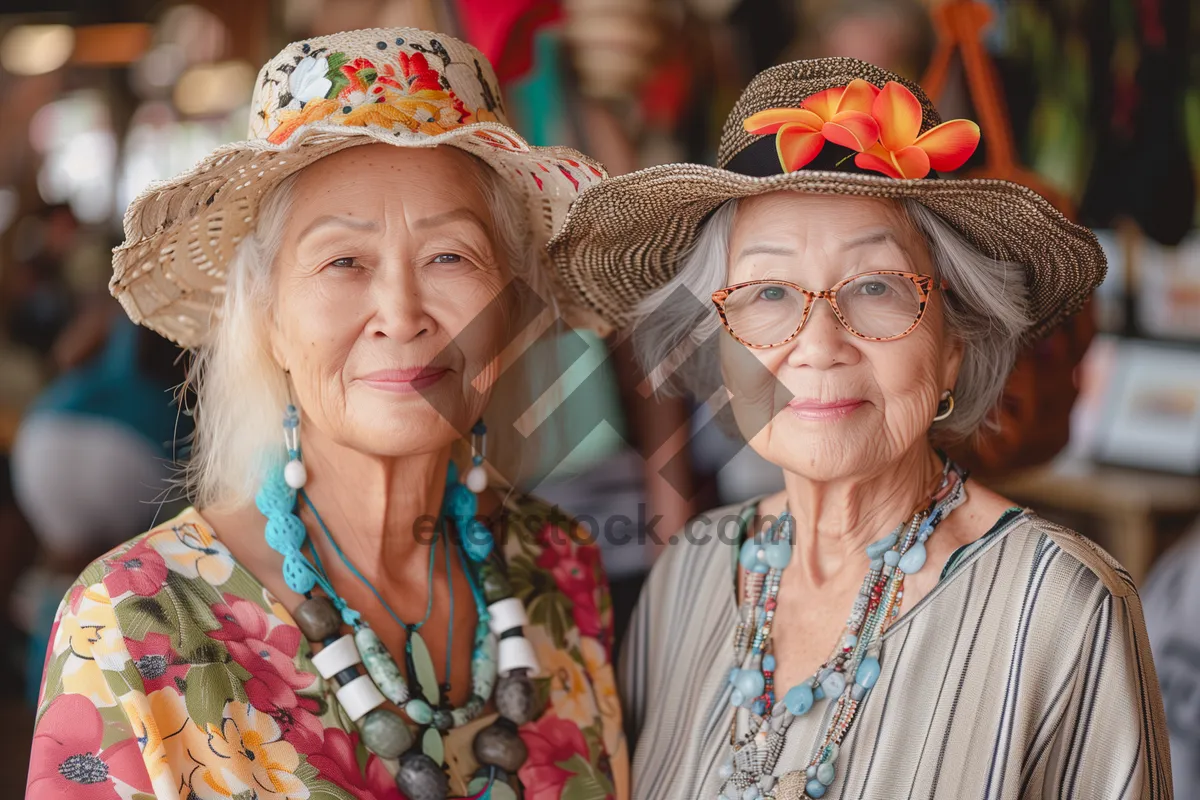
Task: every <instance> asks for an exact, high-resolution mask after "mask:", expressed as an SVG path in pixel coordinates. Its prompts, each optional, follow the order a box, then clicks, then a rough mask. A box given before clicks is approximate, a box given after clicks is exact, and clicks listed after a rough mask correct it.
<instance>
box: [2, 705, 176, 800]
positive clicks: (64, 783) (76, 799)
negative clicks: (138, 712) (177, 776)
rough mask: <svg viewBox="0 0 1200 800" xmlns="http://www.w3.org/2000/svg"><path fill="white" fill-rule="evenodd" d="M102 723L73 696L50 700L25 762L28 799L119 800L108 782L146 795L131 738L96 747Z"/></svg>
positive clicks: (147, 789)
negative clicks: (28, 766) (28, 758)
mask: <svg viewBox="0 0 1200 800" xmlns="http://www.w3.org/2000/svg"><path fill="white" fill-rule="evenodd" d="M103 738H104V721H103V720H102V719H101V718H100V712H99V711H97V710H96V707H95V706H93V705H92V704H91V703H90V702H88V700H87V699H86V698H84V697H82V696H80V695H77V694H64V695H60V696H58V697H57V698H55V699H54V700H53V701H52V702H51V703H50V707H49V708H47V709H46V713H45V714H44V715H43V716H42V719H41V721H39V722H38V726H37V733H36V734H35V735H34V737H33V755H32V756H31V758H30V769H29V785H28V788H27V790H26V793H27V796H28V797H36V798H38V800H58V799H59V798H61V800H120V797H121V795H119V794H118V793H117V789H116V786H115V784H114V783H113V781H114V779H115V780H119V781H121V782H123V783H127V784H129V785H130V786H132V787H133V788H134V790H135V791H139V792H147V793H149V792H152V791H153V789H152V788H151V786H150V775H149V773H147V772H146V765H145V763H144V762H143V761H142V754H141V751H139V750H138V745H137V740H135V739H133V738H128V739H122V740H121V741H119V742H117V743H116V744H114V745H112V746H111V747H107V748H101V747H100V742H101V740H102V739H103Z"/></svg>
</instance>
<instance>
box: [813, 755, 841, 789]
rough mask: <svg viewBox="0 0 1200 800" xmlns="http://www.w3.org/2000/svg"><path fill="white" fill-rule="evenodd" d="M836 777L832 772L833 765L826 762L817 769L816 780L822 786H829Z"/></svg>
mask: <svg viewBox="0 0 1200 800" xmlns="http://www.w3.org/2000/svg"><path fill="white" fill-rule="evenodd" d="M836 777H837V773H836V772H835V771H834V768H833V764H830V763H829V762H828V761H826V762H825V763H824V764H821V765H820V766H819V767H817V780H819V781H820V782H821V783H823V784H824V785H826V786H828V785H830V784H831V783H833V779H834V778H836Z"/></svg>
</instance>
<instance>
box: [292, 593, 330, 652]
mask: <svg viewBox="0 0 1200 800" xmlns="http://www.w3.org/2000/svg"><path fill="white" fill-rule="evenodd" d="M292 619H294V620H295V621H296V627H297V628H299V629H300V632H301V633H303V634H304V638H305V639H308V640H309V641H310V642H323V641H325V640H326V639H328V638H329V637H331V636H333V635H334V634H335V633H337V632H338V629H339V628H341V627H342V617H341V615H339V614H338V612H337V609H336V608H334V607H333V603H331V602H330V601H329V598H328V597H310V598H308V599H307V600H305V601H304V602H303V603H301V604H300V605H298V606H296V611H295V612H294V613H293V614H292Z"/></svg>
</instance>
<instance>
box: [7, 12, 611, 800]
mask: <svg viewBox="0 0 1200 800" xmlns="http://www.w3.org/2000/svg"><path fill="white" fill-rule="evenodd" d="M495 85H496V82H495V78H494V76H493V74H492V71H491V68H490V66H489V65H488V64H487V63H486V61H485V60H484V59H483V57H482V56H481V55H480V54H479V53H478V52H477V51H475V50H474V49H472V48H470V47H468V46H467V45H465V44H463V43H461V42H457V41H455V40H453V39H450V38H448V37H443V36H438V35H436V34H430V33H427V32H424V31H418V30H409V29H397V30H368V31H356V32H353V33H345V34H338V35H335V36H330V37H325V38H321V39H313V40H309V41H306V42H301V43H296V44H294V45H291V46H289V47H288V48H286V49H285V50H284V51H283V52H282V53H280V55H279V56H278V57H277V58H275V59H274V60H273V61H271V62H270V63H268V64H267V65H266V66H265V67H264V68H263V70H262V72H261V73H260V76H259V80H258V83H257V85H256V93H255V98H254V101H253V109H252V114H251V139H250V140H249V141H246V142H242V143H239V144H234V145H230V146H227V147H224V148H222V149H220V150H219V151H217V152H216V153H214V154H213V155H212V156H211V157H210V158H209V159H208V160H206V161H205V162H203V163H202V164H201V165H200V166H199V167H198V168H196V169H195V170H193V171H192V172H190V173H188V174H186V175H183V176H181V177H180V178H177V179H175V180H174V181H171V182H169V183H166V184H160V185H158V186H156V187H154V188H152V189H151V190H149V191H148V192H147V193H146V194H144V195H142V196H141V197H140V198H139V199H138V200H137V201H136V202H135V203H134V205H133V206H132V207H131V209H130V211H129V213H128V215H127V217H126V235H127V242H126V244H125V245H124V246H123V247H122V248H119V249H118V250H117V251H116V257H115V273H116V274H115V277H114V278H113V283H112V288H113V291H114V293H115V294H116V295H117V296H118V297H119V298H120V300H121V301H122V303H123V305H124V306H125V308H126V309H127V310H128V312H129V313H130V315H131V316H132V317H133V318H134V320H135V321H139V322H142V323H144V324H146V325H148V326H150V327H152V328H154V329H155V330H157V331H159V332H160V333H162V334H164V335H166V336H168V337H170V338H172V339H174V340H175V341H177V342H179V343H180V344H182V345H185V346H189V347H193V348H194V349H195V352H196V359H197V360H196V365H195V366H196V373H195V374H194V380H195V384H196V385H195V388H196V391H197V393H198V403H197V412H196V413H197V417H196V418H197V436H196V441H195V450H194V456H193V459H192V461H191V464H190V469H191V472H190V474H189V478H190V480H191V488H192V489H193V490H194V496H195V497H196V499H197V508H196V509H192V510H188V511H186V512H184V513H183V514H182V515H181V516H179V517H178V518H176V519H173V520H171V521H169V522H165V523H163V524H161V525H159V526H158V527H156V528H155V529H153V530H151V531H150V532H149V533H146V534H143V535H141V536H138V537H136V538H135V539H133V540H132V541H131V542H129V543H128V544H127V545H125V546H123V547H121V548H119V549H118V550H116V551H114V552H112V553H111V554H110V555H108V556H107V557H105V558H103V559H101V560H99V561H97V562H95V563H94V564H92V565H91V566H90V567H89V568H88V569H87V570H86V571H85V572H84V573H83V575H82V576H81V577H80V579H79V580H78V581H77V583H76V584H75V586H74V588H73V589H72V590H71V591H70V593H69V595H68V596H67V598H66V599H65V601H64V603H63V605H62V608H61V610H60V613H59V619H58V621H57V623H56V629H55V632H54V634H53V635H52V637H51V641H52V646H51V649H50V653H49V654H48V658H47V667H46V675H45V684H44V690H43V697H42V703H41V707H40V710H39V718H38V722H37V730H36V734H35V738H34V744H33V757H32V764H31V766H30V771H29V784H28V796H29V797H30V798H38V800H41V799H42V798H58V797H62V798H67V797H70V798H76V797H94V798H100V797H105V798H108V797H112V798H116V797H118V796H119V797H136V798H145V797H147V796H152V797H157V798H164V799H165V798H168V797H169V798H172V800H176V799H177V798H180V797H188V798H199V799H200V800H210V798H230V797H238V798H246V797H254V798H260V800H267V798H273V799H276V798H277V799H278V800H301V799H302V798H317V797H321V798H339V799H340V800H351V798H358V800H365V799H366V798H378V799H380V800H382V798H402V797H403V798H408V800H441V798H445V797H447V796H449V795H455V796H467V795H469V796H473V797H491V798H515V797H521V796H524V797H529V798H557V797H560V796H563V797H575V796H579V797H583V796H587V797H601V796H607V795H614V796H615V795H620V794H622V792H623V788H622V784H623V783H624V781H625V771H626V763H627V756H626V754H625V751H624V744H623V740H622V733H621V722H620V712H619V708H618V706H617V702H616V696H615V691H614V686H613V684H614V681H613V675H612V667H611V665H610V664H609V663H608V652H609V646H610V641H609V639H610V637H611V632H610V631H611V628H610V620H609V612H608V598H607V594H606V590H605V588H604V585H605V584H604V578H603V575H602V574H601V572H600V570H599V566H598V557H597V554H596V552H595V551H594V549H591V548H589V547H586V546H583V545H581V544H580V543H579V542H578V537H577V536H575V535H574V534H575V532H574V529H573V528H572V527H571V526H570V525H568V524H567V523H565V522H561V521H560V522H559V523H555V522H554V521H553V520H554V519H555V517H554V515H553V514H552V513H551V512H550V510H549V509H546V508H545V507H543V506H541V505H539V504H538V503H536V502H535V501H532V500H529V499H526V498H522V497H517V496H512V495H511V493H508V494H505V493H497V492H495V491H489V490H488V476H489V474H491V469H490V468H491V466H492V463H493V458H494V457H498V456H500V455H503V454H497V453H488V451H487V449H486V448H485V446H484V439H485V437H486V426H485V425H484V424H483V423H482V422H480V418H481V416H482V415H484V412H485V408H486V407H487V406H488V401H489V399H490V397H491V396H492V394H493V389H494V387H496V385H497V380H498V376H499V375H500V374H501V373H502V372H503V371H504V369H505V367H506V365H508V364H509V363H510V361H511V358H512V356H511V354H510V353H508V350H510V349H512V348H511V347H509V345H510V344H512V343H514V342H516V344H518V345H519V344H520V342H517V337H518V334H519V333H520V326H521V325H526V324H528V323H529V322H530V319H531V318H532V317H533V316H534V315H535V313H536V312H537V311H538V309H539V307H540V308H541V309H542V310H543V311H546V312H547V313H550V308H551V306H553V305H554V300H555V297H556V290H555V287H554V286H553V285H551V284H550V282H549V275H550V273H549V271H548V270H547V269H545V266H544V264H545V260H544V259H541V258H539V256H540V254H542V253H544V249H542V247H541V245H544V242H545V240H546V239H547V238H548V235H549V233H550V232H551V231H552V229H553V226H554V225H555V224H556V223H557V222H558V221H559V220H560V219H561V217H562V215H563V213H564V212H565V210H566V206H567V204H568V203H569V202H570V200H571V199H573V197H574V196H575V194H576V192H577V190H578V188H579V187H580V186H586V185H588V184H590V183H596V182H598V180H599V179H600V177H601V176H602V172H601V171H600V170H599V169H598V168H597V167H595V166H594V165H593V164H592V163H591V162H589V161H587V160H586V159H584V158H583V157H581V156H580V155H579V154H577V153H575V152H573V151H570V150H566V149H559V148H531V147H529V146H528V145H527V144H525V142H524V141H523V140H522V139H521V138H520V137H519V136H518V135H517V134H516V133H515V132H514V131H512V130H511V129H510V128H508V127H507V126H506V125H505V124H504V122H503V120H504V113H503V107H502V105H500V99H499V96H498V94H497V93H496V89H495ZM539 243H540V244H539ZM564 310H567V311H569V309H564ZM493 444H495V443H494V442H493ZM495 449H496V448H495V447H493V448H492V450H495ZM464 450H465V451H466V452H467V454H468V455H467V457H466V458H464V457H463V456H462V453H463V451H464ZM456 455H457V462H458V463H456V459H455V456H456ZM485 457H486V458H487V462H485V460H484V459H485ZM459 464H461V471H460V469H459V468H458V466H459ZM460 475H461V476H463V479H462V480H460ZM501 534H506V535H504V536H501ZM526 609H528V614H527V613H526Z"/></svg>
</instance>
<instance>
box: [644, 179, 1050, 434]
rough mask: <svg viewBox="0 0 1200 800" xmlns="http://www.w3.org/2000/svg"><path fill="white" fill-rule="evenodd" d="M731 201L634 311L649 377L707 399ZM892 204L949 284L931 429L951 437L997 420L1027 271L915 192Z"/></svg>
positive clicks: (1020, 329) (1021, 325)
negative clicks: (956, 348) (945, 372)
mask: <svg viewBox="0 0 1200 800" xmlns="http://www.w3.org/2000/svg"><path fill="white" fill-rule="evenodd" d="M737 202H738V201H737V200H729V201H727V202H726V203H724V204H723V205H722V206H721V207H720V208H718V209H717V210H716V212H714V213H713V215H712V216H711V217H710V218H709V219H708V220H707V221H706V222H705V223H704V225H703V227H702V228H701V231H700V235H699V236H698V237H697V238H696V241H695V242H694V243H693V245H692V247H691V249H690V250H689V251H688V252H687V254H686V255H685V256H684V257H683V261H682V265H681V267H680V269H679V272H678V273H677V274H676V275H675V277H674V278H672V279H671V280H670V281H669V282H667V283H666V284H665V285H664V286H662V287H661V288H660V289H658V290H657V291H655V292H654V293H653V294H651V295H650V296H649V297H647V298H646V299H645V300H643V301H642V302H641V303H640V304H639V306H638V308H637V311H636V312H635V314H634V322H633V325H634V347H635V349H636V351H637V354H638V359H639V361H640V362H641V364H642V366H643V368H644V369H646V370H647V373H648V374H649V375H650V376H651V380H652V382H653V383H654V384H655V385H656V386H657V387H660V388H662V389H665V390H666V391H668V392H670V391H678V390H680V389H682V390H684V391H688V392H691V393H693V394H695V395H696V396H697V397H698V398H699V399H701V400H706V399H708V397H709V396H710V394H711V392H712V390H713V388H714V386H715V384H714V380H715V379H716V378H715V376H718V375H719V371H720V365H719V363H718V355H717V348H716V346H715V345H716V342H717V337H716V336H714V334H718V333H720V330H721V322H720V319H719V318H718V316H717V313H716V309H715V307H714V306H713V304H712V301H711V299H710V298H711V295H712V293H713V292H715V291H716V290H717V289H720V288H721V287H722V286H724V285H725V283H726V267H727V261H728V258H729V237H730V233H731V231H732V229H733V219H734V214H735V213H736V211H737ZM899 206H900V208H901V210H902V211H903V212H904V213H905V214H906V215H907V217H908V219H909V221H910V222H912V224H913V226H914V227H915V228H916V229H917V231H919V232H920V234H921V235H922V237H923V238H924V241H925V244H926V246H927V247H928V249H929V254H930V257H931V260H932V263H933V268H934V274H935V275H936V276H937V277H939V278H941V279H943V280H946V281H947V282H948V283H949V284H950V286H951V287H952V290H951V291H950V292H947V293H946V294H945V295H944V297H945V300H946V302H945V306H944V308H945V320H946V329H947V331H948V333H949V334H950V335H951V336H953V337H955V338H956V339H958V341H960V342H961V343H962V346H963V349H964V352H963V360H962V366H961V367H960V369H959V373H958V382H957V384H956V385H955V387H954V401H955V402H954V413H953V414H951V415H950V417H949V418H948V419H946V420H944V421H942V422H936V423H933V427H932V428H931V430H930V435H931V437H932V438H933V439H934V440H935V441H936V442H937V443H939V444H952V443H955V442H960V441H963V440H966V439H970V438H971V437H973V436H974V435H975V434H977V433H978V432H979V431H980V430H981V429H984V428H994V427H995V419H994V414H993V412H994V410H995V408H996V406H997V405H998V403H999V402H1000V397H1001V394H1002V393H1003V391H1004V385H1005V383H1006V382H1007V380H1008V374H1009V372H1010V371H1011V370H1012V367H1013V363H1014V362H1015V361H1016V357H1017V352H1018V351H1019V350H1020V347H1021V344H1022V341H1023V336H1024V333H1025V331H1026V330H1028V328H1029V325H1030V319H1029V313H1028V304H1027V291H1026V287H1025V270H1024V269H1023V268H1022V267H1021V266H1020V265H1019V264H1014V263H1011V262H1006V261H998V260H996V259H993V258H990V257H988V256H986V255H984V254H983V253H980V252H979V251H978V250H977V249H976V248H975V247H973V246H972V245H971V244H970V243H968V242H967V241H966V239H964V238H963V237H962V235H961V234H959V233H958V232H957V231H956V230H954V229H953V228H951V227H950V225H949V224H948V223H946V221H945V220H943V219H942V218H941V217H939V216H938V215H937V214H936V213H934V212H933V211H931V210H929V209H928V208H926V207H925V206H924V205H922V204H920V203H918V202H917V201H915V200H902V201H900V202H899ZM684 292H686V293H687V295H690V296H691V297H694V298H695V299H696V300H697V301H699V302H692V301H691V298H690V297H687V296H686V295H684ZM681 300H683V301H682V302H681Z"/></svg>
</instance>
